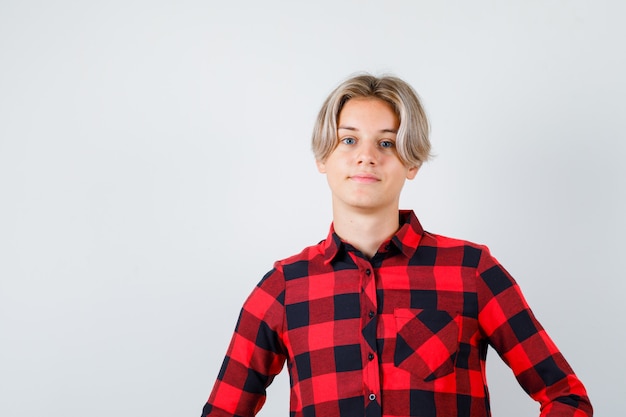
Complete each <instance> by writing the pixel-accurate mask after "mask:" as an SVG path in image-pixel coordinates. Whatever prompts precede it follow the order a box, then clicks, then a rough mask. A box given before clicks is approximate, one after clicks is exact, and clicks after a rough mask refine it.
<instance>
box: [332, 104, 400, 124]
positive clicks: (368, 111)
mask: <svg viewBox="0 0 626 417" xmlns="http://www.w3.org/2000/svg"><path fill="white" fill-rule="evenodd" d="M345 124H349V125H350V127H357V126H353V125H354V124H358V125H366V126H372V127H377V128H379V129H397V127H398V125H399V124H400V120H399V118H398V116H397V115H396V113H395V111H394V110H393V107H392V106H391V104H389V103H387V102H386V101H384V100H381V99H379V98H374V97H355V98H352V99H350V100H348V101H347V102H346V103H345V104H344V105H343V108H342V109H341V111H340V112H339V115H338V117H337V125H338V126H337V127H338V128H342V127H345V126H344V125H345Z"/></svg>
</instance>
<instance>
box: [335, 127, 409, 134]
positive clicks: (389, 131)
mask: <svg viewBox="0 0 626 417" xmlns="http://www.w3.org/2000/svg"><path fill="white" fill-rule="evenodd" d="M341 129H343V130H351V131H353V132H358V131H359V129H357V128H356V127H352V126H339V127H337V130H341ZM379 132H380V133H398V129H381V130H379Z"/></svg>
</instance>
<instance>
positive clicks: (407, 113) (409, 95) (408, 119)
mask: <svg viewBox="0 0 626 417" xmlns="http://www.w3.org/2000/svg"><path fill="white" fill-rule="evenodd" d="M357 97H358V98H377V99H380V100H384V101H385V102H387V103H389V104H390V105H391V108H392V109H393V110H394V112H395V113H396V115H397V116H398V119H400V127H399V128H398V134H397V136H396V149H397V151H398V157H399V158H400V160H401V161H402V163H403V164H404V165H406V166H408V167H419V166H421V164H422V163H423V162H425V161H427V160H428V158H429V157H430V141H429V139H428V134H429V126H428V119H427V117H426V113H425V112H424V108H423V107H422V104H421V103H420V99H419V97H418V95H417V93H416V92H415V90H413V88H412V87H411V86H410V85H409V84H407V83H406V82H405V81H403V80H401V79H400V78H397V77H394V76H382V77H375V76H373V75H370V74H362V75H357V76H354V77H351V78H348V79H347V80H345V81H344V82H342V83H341V84H340V85H339V86H338V87H337V88H335V89H334V90H333V91H332V92H331V93H330V95H329V96H328V97H327V98H326V101H324V104H323V105H322V108H321V109H320V112H319V114H318V116H317V120H316V122H315V126H314V128H313V137H312V149H313V154H314V155H315V159H316V160H318V161H325V160H326V158H328V156H329V155H330V154H331V153H332V151H333V150H334V149H335V147H336V146H337V119H338V118H339V113H340V112H341V109H342V108H343V106H344V105H345V104H346V102H347V101H348V100H350V99H353V98H357Z"/></svg>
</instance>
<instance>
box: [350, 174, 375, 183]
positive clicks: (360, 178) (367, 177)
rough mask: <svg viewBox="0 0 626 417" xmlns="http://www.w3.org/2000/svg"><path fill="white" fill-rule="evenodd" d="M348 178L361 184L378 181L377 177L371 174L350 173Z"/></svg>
mask: <svg viewBox="0 0 626 417" xmlns="http://www.w3.org/2000/svg"><path fill="white" fill-rule="evenodd" d="M350 179H351V180H352V181H354V182H359V183H362V184H373V183H375V182H378V181H380V179H378V177H376V176H375V175H372V174H355V175H351V176H350Z"/></svg>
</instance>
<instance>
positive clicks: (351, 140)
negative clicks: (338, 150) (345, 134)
mask: <svg viewBox="0 0 626 417" xmlns="http://www.w3.org/2000/svg"><path fill="white" fill-rule="evenodd" d="M341 142H342V143H344V144H346V145H354V144H355V143H356V139H354V138H343V139H341Z"/></svg>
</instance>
